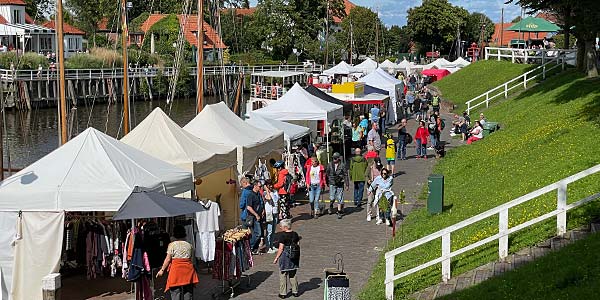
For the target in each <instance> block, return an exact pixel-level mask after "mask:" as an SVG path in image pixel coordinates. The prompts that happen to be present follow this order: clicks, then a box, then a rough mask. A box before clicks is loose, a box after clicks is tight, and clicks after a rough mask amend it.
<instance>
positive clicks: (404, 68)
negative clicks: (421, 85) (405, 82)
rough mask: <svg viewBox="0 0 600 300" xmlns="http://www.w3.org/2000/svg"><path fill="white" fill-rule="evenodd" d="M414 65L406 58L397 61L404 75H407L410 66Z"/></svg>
mask: <svg viewBox="0 0 600 300" xmlns="http://www.w3.org/2000/svg"><path fill="white" fill-rule="evenodd" d="M412 66H414V64H413V63H411V62H409V61H408V60H406V59H404V60H402V61H401V62H400V63H398V69H399V70H400V71H402V72H404V75H408V74H409V72H410V69H411V67H412Z"/></svg>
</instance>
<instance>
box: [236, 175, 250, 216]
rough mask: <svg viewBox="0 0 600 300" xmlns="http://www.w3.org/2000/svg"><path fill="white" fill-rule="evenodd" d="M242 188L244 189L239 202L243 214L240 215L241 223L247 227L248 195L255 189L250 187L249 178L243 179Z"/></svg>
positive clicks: (241, 181)
mask: <svg viewBox="0 0 600 300" xmlns="http://www.w3.org/2000/svg"><path fill="white" fill-rule="evenodd" d="M240 186H241V188H242V192H241V193H240V202H239V206H240V209H241V210H242V212H241V213H240V221H241V222H242V225H243V226H245V224H246V218H247V216H248V209H247V208H248V205H247V203H248V195H249V193H250V192H252V188H253V187H252V186H251V185H250V179H248V178H247V177H243V178H242V179H241V180H240Z"/></svg>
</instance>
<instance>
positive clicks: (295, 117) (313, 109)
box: [253, 83, 344, 123]
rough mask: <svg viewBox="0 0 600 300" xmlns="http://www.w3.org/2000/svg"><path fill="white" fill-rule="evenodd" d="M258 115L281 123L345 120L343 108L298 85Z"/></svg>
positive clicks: (258, 111) (257, 113) (255, 112)
mask: <svg viewBox="0 0 600 300" xmlns="http://www.w3.org/2000/svg"><path fill="white" fill-rule="evenodd" d="M253 113H254V114H256V115H259V116H262V117H265V118H269V119H273V120H280V121H301V120H307V121H321V120H325V121H327V123H331V122H332V121H333V120H335V119H339V118H343V117H344V113H343V111H342V106H341V105H337V104H333V103H330V102H327V101H325V100H322V99H321V98H319V97H316V96H313V95H312V94H310V93H309V92H307V91H306V90H305V89H303V88H302V87H301V86H300V84H298V83H296V84H294V86H293V87H292V88H290V90H289V91H288V92H287V93H285V95H283V96H282V97H281V98H279V99H278V100H277V101H276V102H275V103H273V104H271V105H269V106H267V107H263V108H261V109H258V110H255V111H254V112H253Z"/></svg>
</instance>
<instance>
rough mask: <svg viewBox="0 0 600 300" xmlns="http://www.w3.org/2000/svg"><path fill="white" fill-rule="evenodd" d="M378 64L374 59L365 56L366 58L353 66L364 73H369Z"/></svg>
mask: <svg viewBox="0 0 600 300" xmlns="http://www.w3.org/2000/svg"><path fill="white" fill-rule="evenodd" d="M378 65H379V64H378V63H377V62H376V61H374V60H372V59H371V58H370V57H367V59H365V60H364V61H363V62H361V63H360V64H358V65H356V66H354V68H356V69H358V70H360V71H361V72H363V73H364V74H371V73H373V72H374V71H375V70H377V67H378Z"/></svg>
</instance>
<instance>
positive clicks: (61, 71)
mask: <svg viewBox="0 0 600 300" xmlns="http://www.w3.org/2000/svg"><path fill="white" fill-rule="evenodd" d="M54 23H55V25H56V26H55V27H56V45H57V53H56V58H57V60H58V101H59V103H58V106H59V115H60V121H59V122H60V126H59V127H60V144H61V145H64V144H65V143H66V142H67V141H68V140H69V138H68V136H67V97H66V93H65V42H64V37H63V36H64V34H63V7H62V0H57V1H56V18H55V20H54Z"/></svg>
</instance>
